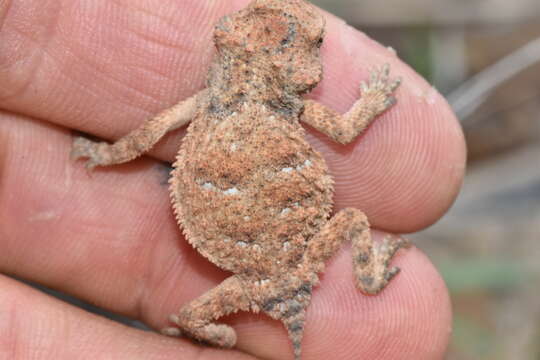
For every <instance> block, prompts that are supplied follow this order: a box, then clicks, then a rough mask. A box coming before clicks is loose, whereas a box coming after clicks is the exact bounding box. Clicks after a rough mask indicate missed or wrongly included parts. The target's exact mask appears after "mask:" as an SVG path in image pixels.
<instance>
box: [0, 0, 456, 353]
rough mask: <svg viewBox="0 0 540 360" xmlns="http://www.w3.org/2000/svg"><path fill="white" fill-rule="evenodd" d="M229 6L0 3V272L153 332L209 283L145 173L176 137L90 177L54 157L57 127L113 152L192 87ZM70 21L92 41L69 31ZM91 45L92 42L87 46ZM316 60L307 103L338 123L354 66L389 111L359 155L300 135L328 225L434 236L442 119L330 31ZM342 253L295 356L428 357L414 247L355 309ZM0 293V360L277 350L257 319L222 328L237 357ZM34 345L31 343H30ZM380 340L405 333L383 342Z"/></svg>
mask: <svg viewBox="0 0 540 360" xmlns="http://www.w3.org/2000/svg"><path fill="white" fill-rule="evenodd" d="M246 3H247V1H235V2H232V1H181V2H174V3H170V4H168V5H165V6H163V7H159V6H156V5H155V4H146V6H145V5H141V6H143V9H145V10H146V12H140V11H139V10H137V9H136V8H135V7H134V6H133V5H132V4H133V2H131V1H130V2H128V1H126V2H124V3H122V4H125V7H124V6H119V5H115V6H113V7H112V8H111V5H110V3H109V2H105V1H103V2H101V1H99V2H92V5H90V6H88V7H85V8H81V7H79V6H80V5H79V4H71V6H68V5H69V4H67V2H52V3H45V2H42V1H24V2H23V1H11V2H10V3H9V5H10V10H9V12H6V9H7V4H6V3H3V4H2V5H0V14H7V15H6V16H3V15H2V16H0V19H2V20H0V21H3V27H2V31H0V54H2V55H1V56H0V69H2V70H1V71H0V83H1V84H3V85H2V87H0V107H1V108H2V109H3V110H4V114H2V115H0V116H1V117H2V119H1V120H0V174H1V175H0V219H2V226H1V228H0V248H1V249H2V251H1V252H0V271H2V272H3V273H9V274H13V275H17V276H20V277H22V278H26V279H30V280H33V281H37V282H41V283H44V284H46V285H49V286H51V287H55V288H57V289H60V290H62V291H65V292H68V293H71V294H74V295H75V296H78V297H80V298H82V299H85V300H87V301H90V302H93V303H97V304H98V305H101V306H103V307H106V308H108V309H110V310H112V311H115V312H120V313H123V314H127V315H129V316H132V317H137V318H140V319H141V320H143V321H145V322H147V323H148V324H150V325H151V326H154V327H156V328H159V327H161V326H163V325H164V324H163V319H164V318H165V317H166V315H167V314H169V313H171V312H174V311H176V310H177V306H178V304H182V303H187V302H188V301H189V300H191V299H193V298H195V297H197V296H198V295H200V294H202V293H203V292H204V291H206V290H207V289H209V288H212V287H214V286H215V285H216V284H217V283H219V282H220V281H221V280H222V279H223V278H224V277H225V276H226V274H225V273H223V272H221V271H219V270H217V269H216V268H214V267H213V266H212V265H210V264H208V263H207V262H205V261H204V260H203V259H201V258H200V257H199V255H198V254H197V253H196V252H195V251H193V250H191V249H190V247H189V246H188V244H187V242H184V241H182V240H179V239H178V237H179V234H178V233H179V231H178V229H177V226H176V224H175V221H174V219H173V217H172V216H171V215H170V208H169V204H168V194H167V191H165V187H164V186H163V185H162V184H161V183H163V182H164V181H165V179H166V175H165V172H161V171H157V169H159V168H160V166H157V165H156V159H162V160H169V161H171V160H172V158H173V156H174V155H173V154H174V153H175V152H176V149H177V146H178V141H179V136H181V135H180V134H181V133H182V132H181V131H179V132H178V133H175V134H172V135H170V136H169V137H168V141H165V142H164V143H163V144H160V145H159V146H158V147H157V148H156V150H155V151H154V152H152V156H153V158H147V159H141V160H137V161H135V162H134V163H132V164H128V165H122V166H120V167H118V168H115V169H114V170H106V171H95V172H94V173H93V174H92V175H91V176H88V174H87V173H86V171H85V170H84V169H82V167H81V166H75V165H73V164H72V163H70V162H69V161H68V158H67V156H68V153H69V148H70V146H71V138H72V137H71V134H70V132H69V129H79V130H83V131H86V132H88V133H92V134H95V135H98V136H101V137H103V138H107V139H111V140H112V139H115V138H118V137H119V136H121V135H123V134H125V133H126V132H127V131H128V130H130V129H133V128H135V127H136V126H137V125H138V124H140V123H141V121H142V120H143V119H144V118H147V117H148V116H150V115H151V114H154V113H156V112H157V111H158V110H160V109H163V108H165V107H167V106H168V105H171V104H173V103H174V102H175V101H177V100H178V99H180V98H185V97H187V96H188V95H190V94H193V93H194V92H195V91H196V90H198V89H200V88H201V87H202V86H203V78H204V76H205V73H206V69H207V64H208V61H209V60H210V51H209V50H210V49H209V43H210V42H209V41H210V40H209V35H210V31H211V29H212V23H213V21H214V20H215V19H217V18H218V17H219V16H221V15H223V14H225V13H229V12H231V11H232V10H236V9H238V8H241V7H243V6H245V4H246ZM107 4H109V5H107ZM128 4H131V5H128ZM4 5H6V8H2V7H1V6H4ZM57 7H58V9H57ZM29 8H32V9H33V10H32V11H29ZM59 9H62V10H63V11H59ZM104 14H106V16H104ZM150 14H154V15H156V16H151V15H150ZM126 16H131V17H132V18H131V19H132V20H131V22H126V21H125V17H126ZM82 18H84V19H86V21H87V24H93V27H89V26H83V25H81V23H80V19H82ZM210 19H211V20H212V21H210ZM126 24H127V25H126ZM149 24H152V26H149ZM126 26H127V27H126ZM51 28H54V29H56V30H57V31H50V29H51ZM35 31H37V32H38V34H40V35H39V36H37V35H35V33H34V32H35ZM21 34H32V35H29V37H24V36H21ZM141 34H143V35H144V36H142V35H141ZM95 36H99V38H100V39H101V41H91V40H92V39H94V40H95V38H94V37H95ZM89 37H90V38H89ZM349 37H352V38H353V39H354V41H352V40H350V38H349ZM158 44H160V45H158ZM164 44H166V45H169V46H164ZM15 45H16V46H15ZM153 45H155V46H153ZM45 47H46V51H45ZM156 49H158V50H156ZM68 50H69V51H68ZM186 54H189V55H186ZM322 57H323V60H324V65H325V80H324V81H323V82H322V83H321V85H320V86H319V87H318V88H317V89H316V90H315V92H314V93H313V94H312V96H313V97H314V98H316V99H317V100H318V101H320V102H322V103H324V104H326V105H328V106H331V107H333V108H334V109H336V110H338V111H340V112H345V111H346V109H348V107H349V106H350V105H351V104H352V102H353V101H354V100H355V99H356V97H357V85H358V82H359V81H360V80H362V79H365V77H366V74H367V71H368V69H370V68H371V67H373V66H375V65H379V64H381V63H385V62H388V63H390V64H391V67H392V71H393V72H394V73H396V74H399V75H400V76H402V77H403V85H402V87H401V88H400V90H399V101H400V106H399V108H397V107H396V108H395V109H393V110H391V111H390V112H389V113H387V115H385V119H384V121H380V122H375V123H374V124H373V125H372V126H371V127H370V129H369V131H368V132H367V133H366V134H365V136H363V137H362V138H361V140H358V141H356V142H354V144H352V145H349V146H348V147H346V148H343V147H342V146H340V145H334V144H333V143H332V142H331V141H330V140H329V139H326V138H325V137H324V136H322V135H320V134H317V133H314V132H313V133H310V134H309V135H308V136H309V139H310V141H311V142H312V144H313V146H314V147H315V148H316V149H318V150H319V151H321V152H322V153H323V156H324V158H325V159H326V161H327V162H328V164H329V167H330V170H331V173H332V175H333V176H334V179H335V180H336V196H335V201H336V209H337V210H339V209H341V208H343V207H345V206H353V207H358V208H362V210H364V211H365V212H366V213H367V214H369V217H370V221H371V223H372V225H374V226H375V227H377V228H379V229H383V230H386V231H392V232H410V231H416V230H418V229H421V228H423V227H425V226H427V225H429V224H431V223H432V222H434V221H435V220H437V219H438V218H439V217H440V216H441V215H442V214H443V213H444V212H445V211H446V209H447V208H448V206H449V205H450V204H451V202H452V201H453V199H454V198H455V195H456V193H457V191H458V189H459V185H460V183H461V179H462V175H463V169H464V154H465V151H464V146H463V138H462V135H461V132H460V130H459V126H458V124H457V122H456V120H455V118H454V116H453V115H452V113H451V112H450V110H449V108H448V106H447V104H446V103H445V102H444V100H443V99H442V98H441V97H440V96H439V95H438V94H436V93H434V92H433V90H432V89H431V88H430V86H429V85H428V84H427V83H425V82H424V81H423V80H422V79H420V78H419V77H418V76H417V75H415V74H414V73H413V72H412V71H411V70H410V69H408V68H407V67H406V66H405V65H403V64H402V63H401V62H400V61H399V60H398V59H397V58H395V57H394V56H393V55H392V53H391V52H390V51H389V50H387V49H386V48H384V47H381V46H380V45H377V44H376V43H374V42H372V41H371V40H369V39H367V38H366V37H364V36H363V35H359V34H358V33H357V32H355V31H353V30H350V29H348V28H346V27H345V26H344V25H343V24H342V23H341V22H339V21H337V20H336V19H334V18H333V17H331V16H329V17H328V21H327V37H326V40H325V45H324V46H323V48H322ZM39 59H42V60H41V61H39ZM22 60H24V61H22ZM126 66H129V67H130V70H128V71H126ZM134 90H135V91H134ZM153 99H158V101H155V100H153ZM39 119H47V120H39ZM51 124H56V125H51ZM404 154H406V156H404ZM365 169H369V171H365ZM389 170H392V171H389ZM388 174H392V175H391V176H389V175H388ZM358 189H362V191H358ZM348 251H349V250H348V249H343V250H342V251H341V252H340V253H339V254H338V255H337V256H336V257H335V258H334V259H333V260H332V261H331V262H330V263H329V264H328V267H327V270H326V272H325V274H324V276H323V278H322V282H321V287H319V288H318V289H317V290H316V291H315V294H316V296H314V298H313V302H312V304H311V306H310V311H309V315H308V323H307V327H306V334H305V337H304V341H303V350H304V355H305V357H306V358H307V359H318V358H321V359H323V358H328V357H329V356H334V357H335V356H338V355H339V357H342V358H373V359H410V358H412V357H413V355H414V358H416V359H440V358H442V354H443V353H444V351H445V348H446V345H447V341H448V337H449V329H450V306H449V300H448V295H447V291H446V288H445V286H444V284H443V282H442V280H441V278H440V276H439V275H438V274H437V272H436V270H435V269H434V268H433V266H432V265H431V264H430V263H429V261H428V260H427V259H426V258H425V257H424V256H423V255H422V254H421V253H420V251H418V250H416V249H414V248H413V249H411V250H409V251H407V252H405V253H403V254H402V255H400V256H399V257H398V258H396V260H395V262H394V264H395V265H397V266H399V267H401V268H403V269H405V268H406V269H407V272H402V273H401V274H400V276H399V277H397V278H396V279H395V281H393V282H392V284H391V286H389V287H388V288H387V289H385V291H384V292H383V293H382V294H380V295H378V296H377V297H373V298H369V297H366V296H364V295H362V294H360V293H359V292H358V291H357V290H356V288H355V287H354V284H353V282H352V281H350V279H351V276H352V275H351V266H350V254H347V252H348ZM0 288H1V289H2V291H0V304H1V305H0V307H1V308H2V309H4V310H3V311H2V312H1V313H0V324H1V325H0V335H1V336H0V339H2V342H0V350H1V351H5V353H6V354H7V355H6V356H7V357H8V358H16V355H17V354H18V356H20V357H24V355H25V354H29V352H32V351H36V349H37V347H38V346H39V347H40V350H41V351H44V352H46V353H54V355H55V358H58V359H63V358H65V359H70V358H73V357H78V358H96V357H100V356H101V357H105V356H108V357H111V358H115V359H123V358H126V359H133V358H137V357H139V358H146V359H148V358H150V359H151V358H160V359H168V358H171V359H173V358H177V357H178V354H179V353H181V354H182V355H183V356H184V357H185V358H186V359H189V358H195V357H197V356H199V358H207V359H214V358H215V359H229V358H230V359H250V358H253V357H252V356H250V355H249V354H251V355H254V356H258V357H263V358H267V359H280V358H285V357H290V356H291V352H292V350H291V348H290V346H289V345H288V340H287V335H286V333H285V331H284V330H283V328H282V327H281V325H280V324H279V323H276V322H272V321H269V320H268V319H267V318H264V317H256V318H255V317H251V315H247V316H248V317H249V321H248V319H246V317H245V316H241V317H234V318H232V319H230V322H231V324H232V325H233V326H234V327H235V329H236V330H237V332H238V337H239V342H238V344H237V350H235V351H220V350H216V349H207V348H205V349H204V350H201V348H199V347H197V346H196V345H193V344H192V343H191V342H189V341H177V340H167V339H163V338H162V337H158V336H156V335H153V334H149V333H140V332H138V331H135V330H131V329H127V328H124V327H120V326H118V325H115V324H114V323H112V322H108V321H105V320H103V319H101V318H97V317H94V316H92V315H89V314H87V313H84V312H82V311H79V310H77V309H74V308H72V307H69V306H67V305H65V304H63V303H60V302H57V301H55V300H52V299H50V298H49V297H46V296H44V295H41V294H40V293H38V292H36V291H34V290H31V289H29V288H27V287H26V286H25V285H22V284H20V283H17V282H14V281H13V280H8V279H7V278H5V277H1V278H0ZM38 334H46V337H45V339H46V341H44V340H43V337H40V336H38ZM395 334H406V335H404V336H401V337H399V341H397V340H396V336H395ZM426 339H430V341H426ZM38 341H39V343H38ZM81 344H84V346H82V345H81ZM200 351H203V354H202V355H201V354H200Z"/></svg>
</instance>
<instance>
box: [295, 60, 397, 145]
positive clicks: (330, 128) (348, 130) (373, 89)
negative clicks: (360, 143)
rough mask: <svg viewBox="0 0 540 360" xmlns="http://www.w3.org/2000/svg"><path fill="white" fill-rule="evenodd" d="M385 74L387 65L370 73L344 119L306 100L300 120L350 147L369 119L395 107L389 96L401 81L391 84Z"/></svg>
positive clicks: (369, 121)
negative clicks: (349, 144) (359, 94)
mask: <svg viewBox="0 0 540 360" xmlns="http://www.w3.org/2000/svg"><path fill="white" fill-rule="evenodd" d="M389 72H390V68H389V66H388V65H384V66H383V67H382V68H380V69H378V70H373V71H372V72H371V76H370V80H369V82H362V83H361V84H360V89H361V91H362V93H361V97H360V99H358V100H357V101H356V102H355V103H354V105H353V106H352V107H351V109H350V110H349V111H348V112H347V113H346V114H345V115H341V114H338V113H337V112H336V111H334V110H332V109H330V108H328V107H326V106H324V105H322V104H319V103H317V102H315V101H313V100H306V101H305V102H304V112H303V114H302V116H301V117H300V120H301V121H303V122H304V123H306V124H308V125H310V126H313V127H314V128H315V129H317V130H319V131H320V132H322V133H324V134H326V135H328V136H329V137H331V138H332V139H334V140H335V141H337V142H339V143H341V144H347V143H350V142H351V141H353V140H354V139H355V138H356V136H358V134H360V133H361V132H362V131H363V130H364V129H365V128H366V127H367V126H368V125H369V124H370V123H371V122H372V121H373V119H375V118H376V117H377V116H379V115H380V114H382V113H383V112H384V111H386V110H388V109H389V108H390V107H392V105H394V104H395V103H396V99H395V98H394V96H393V95H392V94H393V92H394V91H395V90H396V89H397V87H398V86H399V84H400V82H401V80H400V79H396V80H391V79H390V78H389Z"/></svg>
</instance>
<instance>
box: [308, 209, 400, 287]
mask: <svg viewBox="0 0 540 360" xmlns="http://www.w3.org/2000/svg"><path fill="white" fill-rule="evenodd" d="M346 240H350V241H351V242H352V251H353V270H354V277H355V282H356V286H357V287H358V288H359V289H360V291H362V292H363V293H366V294H369V295H374V294H377V293H379V292H380V291H381V290H382V289H384V288H385V287H386V285H387V284H388V283H389V281H390V280H391V279H392V278H393V277H394V276H395V275H397V273H398V272H399V268H397V267H390V265H389V263H390V260H391V259H392V257H393V256H394V254H395V253H396V252H397V251H398V250H399V249H400V248H402V247H406V246H408V243H407V242H406V241H405V240H403V239H402V238H399V237H395V238H394V237H386V238H385V239H384V240H383V241H382V242H381V243H376V242H374V241H373V239H372V238H371V231H370V227H369V223H368V221H367V218H366V215H365V214H364V213H363V212H361V211H360V210H358V209H354V208H347V209H343V210H341V211H340V212H338V213H337V214H336V215H334V217H332V218H331V219H330V220H329V221H328V222H327V223H326V224H325V225H324V226H323V228H322V229H321V231H320V232H319V233H318V234H316V235H315V236H314V237H313V238H312V239H311V240H310V242H309V244H308V249H307V254H306V257H305V258H304V262H305V266H306V267H311V268H312V269H314V271H315V272H316V273H319V272H321V271H323V270H324V263H325V262H326V261H327V260H328V259H329V258H330V257H331V256H333V255H334V254H335V253H336V252H337V250H338V249H339V248H340V246H341V244H342V243H343V242H344V241H346Z"/></svg>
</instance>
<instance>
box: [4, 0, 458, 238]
mask: <svg viewBox="0 0 540 360" xmlns="http://www.w3.org/2000/svg"><path fill="white" fill-rule="evenodd" d="M246 3H247V1H240V0H238V1H234V2H230V1H181V2H173V3H168V4H167V5H160V6H155V4H154V3H153V2H152V1H140V2H132V1H129V2H128V1H119V2H118V1H117V2H115V3H114V4H111V3H110V2H107V1H102V0H101V1H95V2H91V3H80V2H72V1H67V0H64V1H61V2H41V1H36V0H33V1H25V2H22V1H20V0H13V1H11V3H10V5H11V6H10V11H9V12H7V15H6V16H4V17H3V19H4V20H3V21H4V24H3V30H2V32H1V33H0V46H4V47H3V48H1V47H0V54H4V55H3V57H0V69H4V70H0V83H3V84H7V85H6V86H4V87H2V89H0V92H2V93H0V107H2V108H4V109H7V110H10V111H13V112H19V113H24V114H27V115H32V116H35V117H38V118H44V119H48V120H50V121H52V122H55V123H57V124H60V125H63V126H65V127H70V128H75V129H79V130H83V131H86V132H89V133H92V134H95V135H99V136H101V137H104V138H107V139H116V138H118V137H120V136H122V135H124V134H126V133H127V132H128V131H129V130H131V129H133V128H135V127H137V126H138V125H139V124H140V123H141V122H142V121H143V120H144V119H145V118H148V117H150V116H151V115H152V114H155V113H156V112H157V111H159V110H160V109H163V108H164V107H167V106H169V105H171V104H172V103H174V102H175V101H178V100H180V99H184V98H186V97H188V96H189V95H192V94H193V93H194V92H195V91H196V90H198V89H200V88H201V87H202V86H203V80H204V77H205V74H206V71H207V68H208V63H209V61H210V58H211V55H212V48H213V46H212V45H211V32H212V26H213V24H214V22H215V20H216V19H217V18H219V17H220V16H221V15H223V14H225V13H229V12H230V11H233V10H236V9H238V8H240V7H242V6H243V5H245V4H246ZM82 4H85V5H84V6H83V5H82ZM32 7H34V8H36V9H34V10H35V11H28V9H29V8H32ZM38 8H39V9H38ZM38 10H39V11H38ZM0 18H2V17H0ZM80 19H85V22H83V21H80ZM85 23H89V24H92V27H91V29H89V28H88V27H86V26H84V24H85ZM38 26H39V27H38ZM327 29H328V36H327V41H326V43H325V45H324V46H323V49H322V51H323V59H324V65H325V76H326V77H325V80H324V81H323V82H322V83H321V84H320V86H319V87H318V88H317V90H316V91H315V93H314V94H313V97H315V98H316V99H317V100H319V101H321V102H323V103H325V104H326V105H328V106H332V107H334V108H336V109H337V110H340V111H345V110H346V109H347V108H348V107H349V106H350V105H351V104H352V103H353V102H354V100H355V99H356V98H357V97H358V95H359V89H358V87H359V84H360V81H361V80H362V79H366V78H367V77H368V76H367V71H368V69H369V68H372V67H373V66H379V65H381V64H382V63H390V64H391V66H392V76H401V77H403V79H404V81H403V85H402V86H401V88H400V89H398V92H397V98H398V105H397V106H395V107H394V108H393V109H391V110H390V111H389V112H388V113H386V114H385V115H384V116H383V117H381V118H379V119H378V120H377V121H376V122H375V123H374V125H373V126H372V127H371V128H370V129H369V130H368V131H367V133H366V134H365V136H363V137H362V138H361V139H359V140H358V141H356V142H355V143H354V144H352V145H350V146H348V147H342V146H338V145H335V144H332V143H331V142H330V141H329V140H328V139H326V138H324V137H323V136H322V135H321V134H317V133H315V132H313V131H312V130H311V129H309V130H310V131H311V136H310V137H309V139H310V141H312V142H313V144H314V145H315V147H316V148H317V149H319V150H321V151H323V152H324V155H325V157H326V159H327V160H328V162H329V166H330V169H331V171H332V173H333V175H334V176H335V178H336V197H335V199H336V209H339V208H342V207H344V206H355V207H360V208H361V209H362V210H364V211H365V212H366V213H367V214H368V215H369V217H370V219H371V222H372V223H373V224H374V225H375V226H377V227H380V228H385V229H387V230H391V231H396V232H410V231H415V230H418V229H420V228H422V227H425V226H427V225H429V224H431V223H432V222H434V221H435V220H437V219H438V218H439V217H440V216H441V215H442V214H443V213H444V212H445V211H446V209H447V208H448V207H449V206H450V204H451V203H452V201H453V199H454V198H455V196H456V194H457V191H458V189H459V186H460V183H461V179H462V176H463V171H464V159H465V150H464V143H463V137H462V134H461V130H460V128H459V126H458V124H457V122H456V119H455V117H454V116H453V115H452V113H451V111H450V109H449V107H448V105H447V104H446V102H445V101H444V99H443V98H442V97H441V96H440V95H439V94H438V93H437V92H436V91H435V90H434V89H433V88H432V87H430V86H429V85H428V84H427V83H426V82H425V81H424V80H422V79H421V78H420V77H418V76H417V75H416V74H415V73H414V72H413V71H411V70H410V69H409V68H408V67H407V66H406V65H405V64H403V63H402V62H400V61H399V60H398V59H397V57H395V56H394V55H393V53H392V52H391V51H389V50H388V49H386V48H383V47H381V46H380V45H378V44H376V43H374V42H373V41H371V40H370V39H369V38H367V37H366V36H364V35H362V34H360V33H358V32H357V31H356V30H353V29H351V28H349V27H347V26H346V25H345V24H344V23H342V22H341V21H339V20H337V19H336V18H334V17H332V16H329V15H328V24H327ZM30 30H31V31H30ZM31 34H36V35H31ZM15 44H16V47H15ZM13 49H16V50H17V51H13ZM181 133H182V132H180V134H179V133H177V134H173V135H171V136H168V137H167V139H166V140H165V141H163V142H162V143H161V144H160V145H159V146H158V147H157V149H156V151H155V152H154V153H153V154H154V155H156V156H158V157H160V158H162V159H168V160H171V159H172V158H173V156H174V153H175V151H176V149H177V148H178V144H179V142H178V140H179V139H178V137H179V136H181Z"/></svg>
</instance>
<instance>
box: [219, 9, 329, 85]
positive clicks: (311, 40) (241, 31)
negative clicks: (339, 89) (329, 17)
mask: <svg viewBox="0 0 540 360" xmlns="http://www.w3.org/2000/svg"><path fill="white" fill-rule="evenodd" d="M324 25H325V21H324V17H323V16H322V14H321V13H320V12H319V10H318V9H317V8H315V7H314V6H313V5H311V4H310V3H308V2H306V1H304V0H254V1H252V2H251V3H250V5H249V6H248V7H246V8H245V9H243V10H241V11H239V12H237V13H235V14H232V15H229V16H225V17H223V18H222V19H221V20H220V21H219V23H218V24H217V26H216V28H215V32H214V39H215V43H216V46H217V48H218V51H219V52H220V53H226V54H227V56H229V57H230V58H231V59H234V60H235V61H238V62H240V63H248V62H249V64H250V68H257V69H259V70H261V71H262V72H265V73H266V75H267V76H271V77H273V78H276V79H279V81H280V83H281V86H282V87H283V88H284V89H285V90H288V91H290V92H295V93H304V92H307V91H309V90H311V89H312V88H313V87H315V86H316V85H317V84H318V82H319V81H320V80H321V77H322V65H321V60H320V55H319V48H320V46H321V45H322V40H323V37H324Z"/></svg>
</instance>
